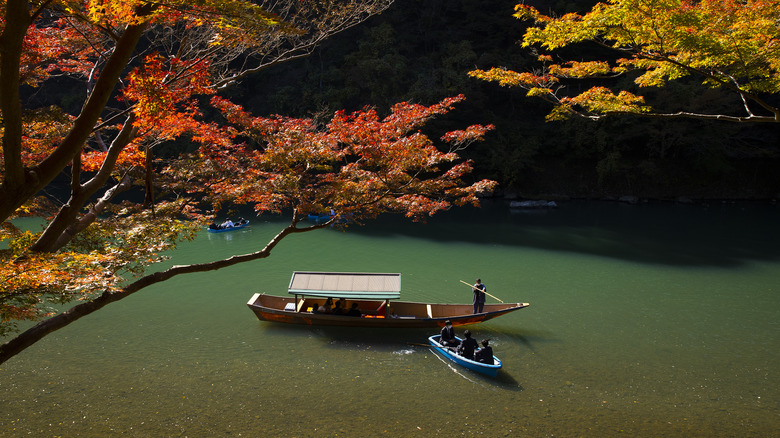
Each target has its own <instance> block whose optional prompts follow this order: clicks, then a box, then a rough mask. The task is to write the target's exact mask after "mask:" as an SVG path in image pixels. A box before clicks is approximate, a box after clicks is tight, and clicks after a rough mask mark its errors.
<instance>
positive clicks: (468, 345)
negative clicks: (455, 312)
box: [458, 330, 479, 360]
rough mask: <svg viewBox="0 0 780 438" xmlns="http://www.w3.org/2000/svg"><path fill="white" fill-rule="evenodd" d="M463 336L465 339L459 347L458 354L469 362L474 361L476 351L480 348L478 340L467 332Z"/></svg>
mask: <svg viewBox="0 0 780 438" xmlns="http://www.w3.org/2000/svg"><path fill="white" fill-rule="evenodd" d="M463 335H464V336H465V339H464V340H463V342H461V343H460V345H459V346H458V354H459V355H461V356H463V357H465V358H466V359H469V360H474V351H475V350H476V349H477V347H479V345H478V344H477V341H476V339H474V338H472V337H471V332H470V331H468V330H466V331H465V332H464V333H463Z"/></svg>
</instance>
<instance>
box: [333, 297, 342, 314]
mask: <svg viewBox="0 0 780 438" xmlns="http://www.w3.org/2000/svg"><path fill="white" fill-rule="evenodd" d="M333 314H334V315H343V314H344V309H343V308H342V307H341V300H339V301H336V307H334V308H333Z"/></svg>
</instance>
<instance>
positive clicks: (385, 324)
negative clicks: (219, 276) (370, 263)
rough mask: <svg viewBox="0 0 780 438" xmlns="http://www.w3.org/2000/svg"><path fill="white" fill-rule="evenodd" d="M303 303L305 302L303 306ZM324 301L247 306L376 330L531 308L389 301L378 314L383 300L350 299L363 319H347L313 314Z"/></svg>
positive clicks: (271, 300) (288, 318)
mask: <svg viewBox="0 0 780 438" xmlns="http://www.w3.org/2000/svg"><path fill="white" fill-rule="evenodd" d="M301 300H304V302H303V303H301ZM323 301H325V300H324V299H313V298H309V297H306V298H300V299H299V300H298V301H297V302H296V300H295V298H292V297H278V296H274V295H266V294H255V295H254V296H253V297H252V298H251V299H250V300H249V302H248V303H247V305H248V306H249V308H250V309H252V311H253V312H254V313H255V315H256V316H257V318H258V319H260V320H261V321H270V322H281V323H286V324H303V325H319V326H343V327H376V328H432V327H444V322H445V321H447V320H449V321H450V322H452V325H455V326H458V325H467V324H477V323H480V322H483V321H487V320H490V319H493V318H496V317H498V316H501V315H505V314H507V313H509V312H513V311H515V310H520V309H522V308H525V307H527V306H528V303H511V304H485V308H484V312H483V313H478V314H473V313H471V311H472V306H471V305H470V304H427V303H415V302H409V301H392V302H390V311H389V312H388V313H387V314H381V312H380V314H377V309H378V308H379V307H380V306H381V304H382V303H383V302H382V301H371V300H349V302H348V306H347V307H351V304H352V303H353V302H357V303H358V309H359V310H360V311H361V313H362V316H359V317H356V316H346V315H332V314H320V313H311V312H310V311H309V309H310V308H312V307H313V306H315V305H319V304H322V302H323Z"/></svg>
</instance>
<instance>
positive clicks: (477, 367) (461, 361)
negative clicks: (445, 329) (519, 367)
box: [428, 335, 502, 377]
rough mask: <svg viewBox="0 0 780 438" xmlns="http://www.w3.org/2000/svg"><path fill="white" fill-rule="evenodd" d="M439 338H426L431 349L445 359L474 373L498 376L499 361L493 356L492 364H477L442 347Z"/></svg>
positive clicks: (437, 336)
mask: <svg viewBox="0 0 780 438" xmlns="http://www.w3.org/2000/svg"><path fill="white" fill-rule="evenodd" d="M439 338H441V335H434V336H430V337H429V338H428V342H429V343H430V344H431V345H432V346H433V348H435V349H436V351H438V352H439V353H441V354H442V355H444V357H446V358H447V359H449V360H451V361H453V362H455V363H456V364H458V365H460V366H462V367H466V368H468V369H470V370H472V371H476V372H478V373H482V374H485V375H487V376H490V377H496V376H498V370H500V369H501V366H502V364H501V361H500V360H499V359H498V358H497V357H495V356H493V364H492V365H491V364H487V363H482V362H477V361H474V360H471V359H466V358H465V357H463V356H460V355H458V354H457V353H456V352H455V351H454V349H452V350H451V349H450V348H449V347H445V346H444V345H441V344H440V343H439ZM456 339H458V340H460V341H461V342H462V341H463V340H462V339H460V338H458V337H456Z"/></svg>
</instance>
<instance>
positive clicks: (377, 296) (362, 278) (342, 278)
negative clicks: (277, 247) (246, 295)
mask: <svg viewBox="0 0 780 438" xmlns="http://www.w3.org/2000/svg"><path fill="white" fill-rule="evenodd" d="M288 292H289V293H291V294H296V295H308V296H315V297H330V298H344V299H353V300H357V299H364V300H365V299H369V300H395V299H398V298H401V274H382V273H361V272H300V271H296V272H293V274H292V278H291V279H290V287H289V288H288Z"/></svg>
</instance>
